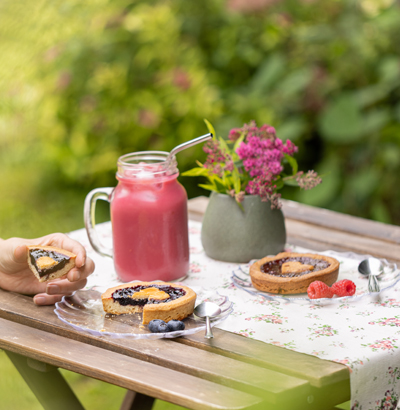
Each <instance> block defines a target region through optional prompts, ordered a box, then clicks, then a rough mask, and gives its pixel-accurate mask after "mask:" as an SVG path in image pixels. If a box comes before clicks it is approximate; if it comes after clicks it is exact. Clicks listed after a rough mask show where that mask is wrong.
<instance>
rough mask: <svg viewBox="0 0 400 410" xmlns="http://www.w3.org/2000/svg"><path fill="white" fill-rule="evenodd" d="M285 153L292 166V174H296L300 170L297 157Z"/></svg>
mask: <svg viewBox="0 0 400 410" xmlns="http://www.w3.org/2000/svg"><path fill="white" fill-rule="evenodd" d="M284 155H285V159H286V161H287V162H288V163H289V165H290V166H291V167H292V171H293V172H292V174H293V175H296V174H297V171H298V170H299V166H298V164H297V161H296V159H295V158H293V157H292V156H290V155H288V154H284Z"/></svg>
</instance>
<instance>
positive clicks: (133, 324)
mask: <svg viewBox="0 0 400 410" xmlns="http://www.w3.org/2000/svg"><path fill="white" fill-rule="evenodd" d="M104 291H105V289H104V288H96V287H93V288H91V289H87V290H78V291H77V292H75V293H74V294H73V295H72V296H64V297H63V298H62V300H61V302H58V303H56V305H55V309H54V311H55V313H56V315H57V316H58V318H59V319H60V320H61V321H63V322H64V323H66V324H68V325H70V326H72V327H74V328H75V329H78V330H83V331H85V332H89V333H91V334H92V335H96V336H102V335H110V336H112V337H130V338H134V339H162V338H174V337H179V336H186V335H191V334H193V333H196V332H199V331H201V330H204V331H205V328H206V325H205V321H204V320H203V319H199V318H196V317H194V316H193V315H191V316H189V317H187V318H186V319H185V320H184V321H183V322H184V323H185V330H179V331H176V332H168V333H151V332H150V331H149V330H148V329H147V325H143V324H142V314H141V313H136V314H133V315H108V314H106V313H105V312H104V310H103V304H102V302H101V294H102V293H103V292H104ZM196 294H197V299H196V305H197V304H199V303H200V302H203V301H210V302H214V303H216V304H218V305H219V306H220V308H221V310H222V313H221V314H220V315H219V316H217V317H216V318H215V319H213V320H211V325H212V326H215V325H216V324H218V323H220V322H221V321H223V320H224V319H226V318H227V317H228V316H229V314H230V313H231V312H232V310H233V309H232V302H230V301H229V298H228V297H227V296H222V295H220V294H218V293H217V292H215V291H205V290H203V289H201V290H200V291H196Z"/></svg>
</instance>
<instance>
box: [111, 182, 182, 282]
mask: <svg viewBox="0 0 400 410" xmlns="http://www.w3.org/2000/svg"><path fill="white" fill-rule="evenodd" d="M176 177H177V175H172V176H164V177H160V178H156V179H155V178H150V179H146V178H132V179H125V178H124V179H122V178H118V179H119V184H118V186H117V187H116V188H115V189H114V191H113V194H112V198H111V222H112V230H113V246H114V265H115V269H116V272H117V274H118V276H119V278H120V279H121V280H122V281H124V282H129V281H132V280H142V281H152V280H158V279H159V280H162V281H173V280H176V279H179V278H182V277H183V276H185V275H186V274H187V272H188V269H189V240H188V221H187V195H186V191H185V189H184V188H183V186H182V185H181V184H180V183H179V182H178V181H177V179H176Z"/></svg>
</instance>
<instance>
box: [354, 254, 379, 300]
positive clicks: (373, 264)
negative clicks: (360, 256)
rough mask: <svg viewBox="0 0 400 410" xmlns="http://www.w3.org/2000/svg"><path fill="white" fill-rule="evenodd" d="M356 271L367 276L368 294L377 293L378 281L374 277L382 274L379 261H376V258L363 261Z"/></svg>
mask: <svg viewBox="0 0 400 410" xmlns="http://www.w3.org/2000/svg"><path fill="white" fill-rule="evenodd" d="M358 271H359V272H360V273H361V275H364V276H368V291H369V292H379V291H380V287H379V283H378V279H377V278H376V277H377V276H378V275H381V274H382V273H383V264H382V262H381V261H380V260H379V259H376V258H368V259H364V260H363V261H362V262H360V264H359V265H358Z"/></svg>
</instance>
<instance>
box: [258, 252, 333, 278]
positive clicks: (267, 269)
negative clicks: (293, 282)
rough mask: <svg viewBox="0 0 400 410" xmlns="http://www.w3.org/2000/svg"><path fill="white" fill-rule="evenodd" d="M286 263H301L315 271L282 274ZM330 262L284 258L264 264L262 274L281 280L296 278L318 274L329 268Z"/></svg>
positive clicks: (305, 257) (307, 258)
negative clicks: (312, 273) (278, 277)
mask: <svg viewBox="0 0 400 410" xmlns="http://www.w3.org/2000/svg"><path fill="white" fill-rule="evenodd" d="M285 262H300V263H302V264H303V265H312V266H314V269H312V270H306V271H303V272H288V273H286V274H283V273H282V265H283V264H284V263H285ZM329 265H330V264H329V262H327V261H325V260H323V259H314V258H309V257H307V256H299V257H289V258H282V259H277V260H273V261H269V262H267V263H264V265H262V266H261V272H263V273H266V274H268V275H274V276H280V277H281V278H294V277H296V276H303V275H306V274H307V273H310V272H317V271H320V270H323V269H326V268H327V267H328V266H329Z"/></svg>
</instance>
